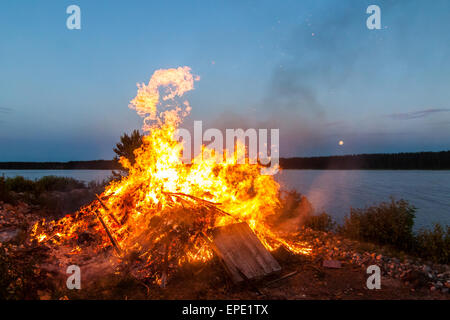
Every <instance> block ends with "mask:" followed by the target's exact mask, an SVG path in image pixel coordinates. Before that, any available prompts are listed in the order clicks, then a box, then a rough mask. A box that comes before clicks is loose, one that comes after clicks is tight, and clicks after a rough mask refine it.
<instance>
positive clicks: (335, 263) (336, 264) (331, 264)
mask: <svg viewBox="0 0 450 320" xmlns="http://www.w3.org/2000/svg"><path fill="white" fill-rule="evenodd" d="M322 266H324V267H325V268H331V269H340V268H342V263H341V262H340V261H339V260H324V261H323V263H322Z"/></svg>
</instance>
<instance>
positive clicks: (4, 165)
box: [0, 160, 120, 170]
mask: <svg viewBox="0 0 450 320" xmlns="http://www.w3.org/2000/svg"><path fill="white" fill-rule="evenodd" d="M119 168H120V165H119V164H118V163H117V162H115V161H113V160H92V161H69V162H0V169H3V170H117V169H119Z"/></svg>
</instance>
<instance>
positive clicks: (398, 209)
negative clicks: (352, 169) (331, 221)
mask: <svg viewBox="0 0 450 320" xmlns="http://www.w3.org/2000/svg"><path fill="white" fill-rule="evenodd" d="M415 211H416V208H415V207H414V206H412V205H410V204H409V203H408V202H407V201H405V200H398V201H395V200H394V199H391V202H382V203H380V204H379V205H378V206H371V207H368V208H365V209H353V208H352V209H351V210H350V215H349V216H346V217H345V221H344V224H343V226H342V227H340V228H339V231H340V232H341V233H342V234H343V235H344V236H346V237H349V238H352V239H356V240H361V241H367V242H373V243H377V244H380V245H391V246H393V247H395V248H398V249H401V250H406V249H411V248H412V247H413V245H414V234H413V225H414V218H415Z"/></svg>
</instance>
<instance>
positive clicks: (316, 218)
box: [305, 212, 336, 232]
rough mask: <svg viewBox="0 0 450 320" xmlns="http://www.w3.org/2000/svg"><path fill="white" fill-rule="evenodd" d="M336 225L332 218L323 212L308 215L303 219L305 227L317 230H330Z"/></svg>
mask: <svg viewBox="0 0 450 320" xmlns="http://www.w3.org/2000/svg"><path fill="white" fill-rule="evenodd" d="M335 226H336V222H334V220H333V218H332V217H331V216H330V215H329V214H326V213H325V212H323V213H321V214H318V215H310V216H308V217H306V219H305V227H308V228H311V229H313V230H319V231H325V232H328V231H332V230H333V229H334V228H335Z"/></svg>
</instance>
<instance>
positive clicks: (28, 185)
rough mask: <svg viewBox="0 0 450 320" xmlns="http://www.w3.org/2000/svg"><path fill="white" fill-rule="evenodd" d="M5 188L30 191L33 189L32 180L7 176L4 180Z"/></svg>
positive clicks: (15, 190)
mask: <svg viewBox="0 0 450 320" xmlns="http://www.w3.org/2000/svg"><path fill="white" fill-rule="evenodd" d="M5 184H6V189H7V190H8V191H14V192H32V191H34V181H32V180H29V179H25V178H24V177H21V176H17V177H14V178H7V179H6V181H5Z"/></svg>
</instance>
